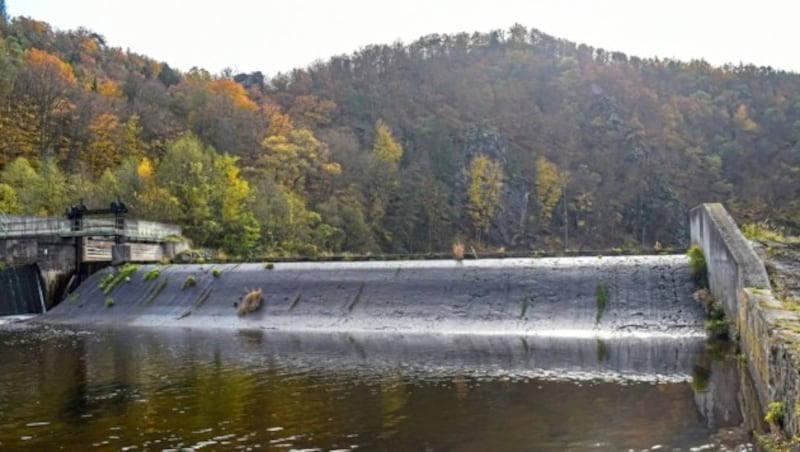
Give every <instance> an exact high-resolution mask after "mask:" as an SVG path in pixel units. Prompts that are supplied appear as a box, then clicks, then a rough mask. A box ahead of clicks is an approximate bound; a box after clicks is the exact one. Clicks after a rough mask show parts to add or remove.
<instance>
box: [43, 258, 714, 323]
mask: <svg viewBox="0 0 800 452" xmlns="http://www.w3.org/2000/svg"><path fill="white" fill-rule="evenodd" d="M110 271H111V270H106V271H102V272H99V273H98V274H95V275H93V276H92V277H91V278H89V279H88V280H87V281H85V282H84V283H83V284H82V285H81V286H80V287H79V288H78V290H76V291H75V292H74V293H73V294H72V295H70V296H69V297H67V299H66V300H64V301H63V302H62V303H61V304H59V305H58V306H56V307H55V308H54V309H53V310H51V311H50V312H48V313H47V314H46V315H45V316H42V317H40V321H44V322H53V323H65V324H93V325H97V324H109V325H138V326H160V325H164V326H166V325H173V326H189V327H210V328H237V329H239V328H243V329H248V328H257V329H266V330H283V331H320V332H337V331H339V332H386V333H394V332H419V333H456V334H458V333H463V334H523V335H542V336H564V337H603V336H615V335H646V336H658V335H662V336H674V335H689V336H702V335H703V334H704V332H703V322H704V313H703V310H702V308H701V306H700V305H699V304H698V303H697V302H695V301H694V300H693V299H692V297H691V292H692V288H693V283H692V281H691V279H690V277H689V271H688V261H687V259H686V258H685V257H684V256H616V257H601V256H596V257H580V258H541V259H485V260H469V261H463V262H456V261H453V260H449V261H444V260H441V261H393V262H325V263H309V262H302V263H276V264H274V266H273V265H271V264H270V265H264V264H260V263H259V264H256V263H249V264H191V265H166V266H157V265H146V266H142V267H140V268H138V269H137V270H136V271H135V272H133V273H131V274H130V275H127V277H118V278H117V281H116V283H108V282H107V283H105V284H104V283H103V280H104V279H105V280H106V281H109V280H110V279H111V278H112V277H111V276H108V273H109V272H110ZM254 290H260V291H261V293H262V295H261V297H262V302H261V306H260V308H259V309H257V310H255V311H253V312H250V313H248V314H247V315H243V316H240V315H238V314H237V307H236V306H240V305H241V303H242V299H243V297H244V296H245V295H246V294H247V293H249V292H250V291H254Z"/></svg>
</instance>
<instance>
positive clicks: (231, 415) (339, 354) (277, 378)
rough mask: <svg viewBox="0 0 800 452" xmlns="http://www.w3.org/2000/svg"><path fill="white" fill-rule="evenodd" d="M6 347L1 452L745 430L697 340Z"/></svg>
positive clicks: (195, 336)
mask: <svg viewBox="0 0 800 452" xmlns="http://www.w3.org/2000/svg"><path fill="white" fill-rule="evenodd" d="M0 341H1V342H2V344H3V346H2V348H0V449H17V448H20V447H26V448H31V449H38V450H50V449H54V448H57V447H59V446H68V447H67V448H70V449H88V448H91V447H92V446H95V447H100V448H103V449H122V450H131V449H140V450H141V449H153V450H161V449H175V448H201V447H204V446H210V448H211V449H233V448H241V449H246V448H256V447H260V448H262V449H286V450H289V449H320V450H331V449H342V450H350V449H355V448H364V449H368V450H373V449H378V450H425V449H428V450H476V451H483V450H534V449H535V450H568V449H572V450H585V449H596V450H618V449H628V448H634V449H642V448H648V447H652V446H656V445H662V446H666V447H676V448H683V449H688V448H690V447H697V446H701V445H705V444H709V443H711V442H712V439H711V436H712V434H713V433H714V432H715V430H716V429H718V428H720V427H722V426H725V425H735V424H737V423H738V422H741V419H740V418H737V417H736V416H735V413H733V412H731V409H730V408H731V407H733V408H734V409H733V411H736V410H735V409H736V405H735V396H736V389H735V388H731V387H728V386H727V383H730V382H729V381H727V380H725V381H726V382H727V383H725V384H723V382H721V381H722V380H719V378H720V377H719V375H725V370H724V369H717V368H715V367H714V366H716V364H714V365H711V364H709V361H708V359H707V357H706V356H705V351H704V347H703V343H702V341H698V340H697V339H686V338H684V339H681V340H676V341H674V342H670V341H661V342H658V341H656V342H654V343H648V342H646V341H638V342H637V341H631V340H626V341H598V340H582V341H569V340H566V339H563V338H562V339H557V340H556V339H545V338H531V337H528V338H519V337H491V338H475V337H450V336H377V335H372V336H352V335H346V334H345V335H335V336H334V335H308V334H306V335H287V334H281V335H277V334H270V333H264V332H261V331H240V332H230V331H218V332H204V333H200V332H191V331H181V330H170V331H164V332H158V331H154V330H147V329H134V330H117V331H86V330H84V331H78V330H59V329H52V328H46V327H36V328H35V329H34V328H20V327H18V328H16V329H5V330H0ZM693 373H694V378H695V380H694V386H695V388H694V390H693V388H692V384H690V382H692V381H693V380H692V379H693V377H692V374H693ZM731 391H732V393H731ZM731 401H733V402H731ZM725 413H727V414H725Z"/></svg>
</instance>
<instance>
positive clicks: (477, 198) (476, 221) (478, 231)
mask: <svg viewBox="0 0 800 452" xmlns="http://www.w3.org/2000/svg"><path fill="white" fill-rule="evenodd" d="M502 188H503V169H502V168H501V167H500V164H499V163H497V162H496V161H494V160H492V159H490V158H489V157H487V156H485V155H483V154H481V155H478V156H476V157H475V158H474V159H472V163H471V164H470V167H469V193H468V195H469V206H468V213H469V216H470V218H471V219H472V224H473V225H474V226H475V235H476V237H477V238H478V240H479V241H480V240H481V235H482V234H487V233H488V232H489V228H490V227H491V225H492V220H493V219H494V217H495V215H497V210H498V208H499V206H500V195H501V191H502Z"/></svg>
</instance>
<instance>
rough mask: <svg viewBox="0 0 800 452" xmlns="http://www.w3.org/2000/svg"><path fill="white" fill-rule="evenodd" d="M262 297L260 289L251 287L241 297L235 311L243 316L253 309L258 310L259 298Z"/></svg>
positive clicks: (259, 305)
mask: <svg viewBox="0 0 800 452" xmlns="http://www.w3.org/2000/svg"><path fill="white" fill-rule="evenodd" d="M262 298H263V292H262V291H261V289H253V290H251V291H249V292H247V293H246V294H245V295H244V296H243V297H242V302H241V303H239V304H238V305H237V309H236V312H237V313H238V314H239V317H242V316H245V315H247V314H249V313H251V312H253V311H256V310H258V308H260V307H261V299H262Z"/></svg>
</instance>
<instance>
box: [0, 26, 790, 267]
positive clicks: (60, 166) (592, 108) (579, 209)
mask: <svg viewBox="0 0 800 452" xmlns="http://www.w3.org/2000/svg"><path fill="white" fill-rule="evenodd" d="M0 31H1V32H2V33H1V34H2V40H0V209H1V210H2V211H3V212H5V213H6V214H11V213H27V214H41V215H60V214H62V213H63V211H64V209H65V208H66V207H67V206H68V205H70V204H74V203H75V202H77V201H78V200H80V199H82V200H83V201H84V202H85V203H86V204H87V205H89V206H101V205H105V204H107V203H109V202H110V201H112V200H116V199H120V200H122V201H124V202H125V203H126V204H127V205H128V206H129V208H130V210H131V211H132V215H133V216H135V217H140V218H147V219H152V220H160V221H168V222H176V223H179V224H181V225H183V226H184V230H185V234H186V235H187V236H188V237H189V238H191V239H192V240H193V242H194V243H195V245H197V246H204V247H210V248H214V249H219V250H222V251H224V252H225V253H228V254H232V255H240V256H247V255H261V254H285V255H317V254H322V253H340V252H353V253H384V252H391V253H420V252H431V251H446V250H449V249H450V247H451V244H452V243H453V241H454V240H462V241H464V242H468V243H469V244H471V245H473V246H475V247H476V248H478V249H481V248H500V247H503V248H505V249H506V250H518V251H522V250H525V251H528V250H534V249H541V250H552V249H563V248H564V246H565V245H564V240H565V239H566V240H567V247H569V248H570V249H575V250H579V249H606V248H611V247H621V248H642V249H649V248H652V247H653V246H656V245H657V244H660V245H661V246H675V247H682V246H685V245H686V244H687V243H686V242H687V236H688V227H687V214H688V210H689V209H690V208H691V207H693V206H694V205H696V204H698V203H701V202H707V201H721V202H724V203H725V204H726V206H727V207H729V209H730V210H731V211H732V212H733V214H734V215H735V216H736V218H737V220H738V221H740V222H743V223H746V222H752V221H757V220H762V219H769V220H770V221H771V222H772V223H773V224H774V225H777V226H780V227H784V228H787V229H792V230H794V231H797V230H798V228H800V196H798V195H800V186H799V185H798V183H797V181H798V175H800V144H798V138H800V76H799V75H797V74H794V73H786V72H780V71H775V70H772V69H771V68H761V67H753V66H736V67H733V66H730V67H722V68H718V67H712V66H710V65H708V64H707V63H705V62H703V61H692V62H679V61H673V60H652V59H640V58H636V57H633V56H627V55H624V54H622V53H619V52H609V51H606V50H603V49H597V48H592V47H589V46H587V45H582V44H581V45H578V44H575V43H571V42H568V41H563V40H559V39H556V38H553V37H551V36H547V35H545V34H543V33H541V32H538V31H536V30H528V29H526V28H524V27H522V26H519V25H516V26H514V27H512V28H511V29H509V30H507V31H493V32H490V33H474V34H458V35H432V36H426V37H423V38H421V39H419V40H418V41H416V42H413V43H411V44H408V45H403V44H400V43H398V44H395V45H390V46H386V45H376V46H369V47H367V48H364V49H361V50H359V51H357V52H356V53H354V54H352V55H349V56H335V57H332V58H331V59H330V60H329V61H324V62H317V63H315V64H313V65H312V66H310V67H309V68H306V69H298V70H295V71H292V72H291V73H290V74H279V75H277V76H275V77H272V78H271V79H269V78H265V77H264V76H263V75H262V74H261V73H258V72H256V73H252V74H232V73H223V74H219V75H213V74H209V73H208V72H206V71H204V70H202V69H193V70H191V71H189V72H188V73H182V72H180V71H177V70H175V69H172V68H170V66H169V65H168V63H162V62H157V61H154V60H152V59H150V58H147V57H145V56H141V55H137V54H134V53H131V52H129V51H125V50H122V49H119V48H111V47H108V46H107V45H106V43H105V42H104V39H103V37H102V36H101V35H99V34H97V33H94V32H92V31H89V30H84V29H79V30H74V31H66V32H63V31H56V30H53V29H52V28H51V27H50V26H49V25H48V24H46V23H42V22H38V21H36V20H32V19H27V18H15V19H13V20H11V21H7V20H6V21H5V22H4V23H3V24H2V27H1V28H0ZM254 51H258V49H254Z"/></svg>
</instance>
